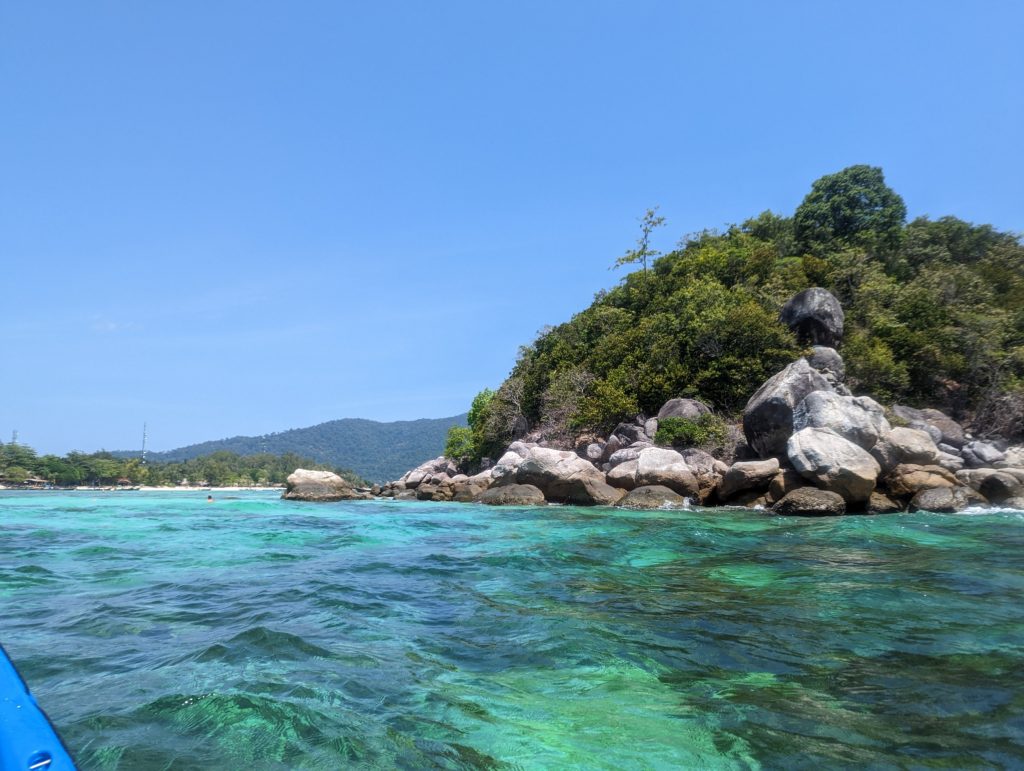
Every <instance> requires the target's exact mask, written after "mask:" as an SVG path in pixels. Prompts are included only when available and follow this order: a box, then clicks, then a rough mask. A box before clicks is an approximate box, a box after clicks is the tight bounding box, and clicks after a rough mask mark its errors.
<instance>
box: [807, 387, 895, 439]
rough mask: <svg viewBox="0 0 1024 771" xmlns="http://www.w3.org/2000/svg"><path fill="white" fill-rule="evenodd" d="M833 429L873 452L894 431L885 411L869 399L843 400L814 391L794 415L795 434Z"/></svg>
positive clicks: (839, 397)
mask: <svg viewBox="0 0 1024 771" xmlns="http://www.w3.org/2000/svg"><path fill="white" fill-rule="evenodd" d="M808 427H814V428H830V429H832V430H833V431H835V432H836V433H837V434H839V435H840V436H841V437H843V438H844V439H848V440H849V441H851V442H853V443H854V444H855V445H857V446H858V447H860V448H862V449H864V450H870V449H871V448H872V447H874V446H875V445H876V444H877V443H878V440H879V439H881V438H882V437H884V436H886V435H887V434H888V433H889V432H890V431H891V430H892V427H891V426H890V425H889V421H888V420H886V419H885V409H884V408H883V407H882V405H881V404H879V403H878V402H876V401H875V400H874V399H871V398H869V397H867V396H840V395H839V394H837V393H834V392H832V391H812V392H811V393H809V394H807V396H806V397H805V398H804V400H803V401H802V402H800V404H799V405H797V408H796V409H795V410H794V411H793V430H794V431H799V430H801V429H804V428H808Z"/></svg>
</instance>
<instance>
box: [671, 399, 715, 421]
mask: <svg viewBox="0 0 1024 771" xmlns="http://www.w3.org/2000/svg"><path fill="white" fill-rule="evenodd" d="M710 414H711V409H710V408H709V407H708V406H707V405H706V404H704V402H699V401H697V400H696V399H681V398H680V399H669V400H668V401H667V402H665V403H664V404H663V405H662V406H661V409H660V410H658V420H664V419H665V418H685V419H686V420H696V419H697V418H699V417H700V416H701V415H710Z"/></svg>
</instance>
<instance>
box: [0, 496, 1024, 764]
mask: <svg viewBox="0 0 1024 771" xmlns="http://www.w3.org/2000/svg"><path fill="white" fill-rule="evenodd" d="M1022 600H1024V516H1022V515H1021V514H1020V513H1013V512H1001V513H986V514H975V515H934V514H913V515H895V516H894V515H889V516H879V517H867V516H863V517H853V516H851V517H845V518H826V519H796V518H792V519H790V518H778V517H773V516H771V515H769V514H766V513H763V512H754V511H724V510H705V511H701V510H694V511H655V512H644V513H631V512H625V511H618V510H614V509H603V508H602V509H584V508H570V507H557V506H551V507H545V508H489V507H485V506H474V505H465V504H440V503H417V502H388V501H359V502H352V503H337V504H306V503H292V502H286V501H281V500H279V499H278V498H277V493H272V492H268V493H237V494H219V495H217V500H216V501H215V502H214V503H207V502H206V493H181V492H168V493H144V492H118V493H107V494H103V493H99V494H94V493H89V492H75V493H11V492H7V493H0V642H3V644H4V645H5V646H6V647H7V649H8V651H9V653H10V655H11V657H12V658H13V659H14V661H15V662H16V663H17V665H18V666H19V667H20V669H21V671H22V673H23V675H24V676H25V677H26V679H27V680H28V682H29V684H30V685H31V687H32V689H33V691H34V692H35V694H36V696H37V698H38V700H39V701H40V702H41V704H42V705H43V706H44V708H45V709H46V710H47V712H48V713H49V715H50V717H51V719H52V720H53V722H54V723H55V724H56V726H57V727H58V729H59V731H60V732H61V734H62V735H63V738H64V740H65V742H66V744H67V745H68V747H69V749H70V750H71V751H72V753H73V754H74V756H75V757H76V758H77V760H78V762H79V764H80V765H81V767H82V768H83V769H151V768H152V769H192V768H195V769H199V768H202V769H211V768H218V769H219V768H250V769H264V768H311V769H313V768H315V769H336V768H346V767H354V768H389V769H390V768H408V769H418V768H445V769H459V768H465V769H491V768H522V769H553V768H607V769H658V768H666V769H668V768H673V769H674V768H686V769H690V768H706V769H717V768H724V769H729V768H785V769H800V768H807V769H816V770H817V769H821V768H890V767H898V768H993V767H1002V768H1005V767H1021V766H1022V765H1024V604H1022Z"/></svg>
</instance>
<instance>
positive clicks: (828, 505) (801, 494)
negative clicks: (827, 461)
mask: <svg viewBox="0 0 1024 771" xmlns="http://www.w3.org/2000/svg"><path fill="white" fill-rule="evenodd" d="M772 511H773V512H774V513H776V514H784V515H792V516H803V517H830V516H835V515H837V514H845V513H846V501H844V500H843V496H841V495H839V494H837V493H832V492H829V491H828V490H819V489H817V488H816V487H801V488H800V489H799V490H793V491H792V492H790V493H786V496H785V497H784V498H783V499H782V500H781V501H779V502H778V503H776V504H775V505H774V506H772Z"/></svg>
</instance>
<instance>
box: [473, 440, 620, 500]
mask: <svg viewBox="0 0 1024 771" xmlns="http://www.w3.org/2000/svg"><path fill="white" fill-rule="evenodd" d="M516 482H517V483H519V484H521V485H533V486H534V487H537V488H538V489H539V490H541V492H543V494H544V498H545V499H546V500H548V501H551V502H557V503H572V504H577V505H580V506H611V505H613V504H615V503H617V502H618V500H619V499H620V498H621V497H622V496H623V495H624V493H623V491H622V490H620V489H618V488H615V487H612V486H611V485H609V484H608V483H607V482H606V481H605V476H604V474H602V473H601V472H600V471H599V470H598V469H597V468H596V467H595V466H594V465H593V464H592V463H588V462H587V461H585V460H583V459H582V458H580V457H579V456H578V455H576V453H573V452H567V451H561V450H551V449H547V448H545V447H534V448H532V449H530V450H529V453H528V455H527V456H526V458H524V459H523V462H522V463H521V464H519V467H518V469H517V471H516ZM488 492H490V491H488Z"/></svg>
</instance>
